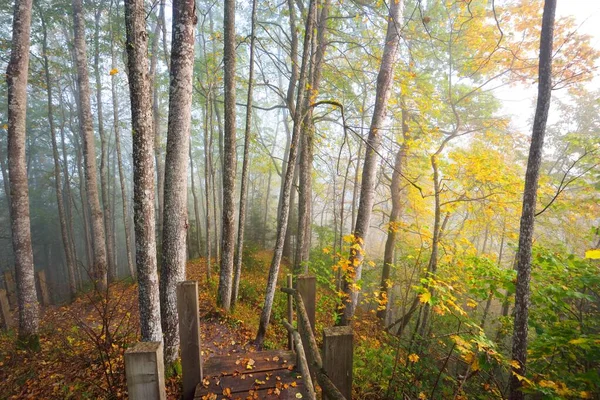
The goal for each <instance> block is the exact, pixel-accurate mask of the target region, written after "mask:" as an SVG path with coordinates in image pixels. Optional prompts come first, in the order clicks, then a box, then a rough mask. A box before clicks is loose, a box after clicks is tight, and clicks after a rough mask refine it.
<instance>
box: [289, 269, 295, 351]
mask: <svg viewBox="0 0 600 400" xmlns="http://www.w3.org/2000/svg"><path fill="white" fill-rule="evenodd" d="M293 285H294V284H293V281H292V274H288V276H287V287H288V288H290V289H292V287H293ZM287 319H288V322H289V323H290V324H292V323H293V321H294V296H293V295H292V294H289V293H288V295H287ZM288 349H289V350H291V351H294V335H293V334H292V332H288Z"/></svg>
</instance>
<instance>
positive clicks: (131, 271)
mask: <svg viewBox="0 0 600 400" xmlns="http://www.w3.org/2000/svg"><path fill="white" fill-rule="evenodd" d="M110 57H111V69H112V70H116V69H117V56H116V52H115V37H114V31H113V29H112V28H111V31H110ZM110 82H111V89H112V106H113V130H114V132H115V151H116V153H117V167H118V169H119V185H120V187H121V202H122V204H123V226H124V227H125V249H126V251H127V268H128V269H129V274H130V275H131V277H132V278H133V279H135V278H136V273H135V266H134V263H133V256H132V253H131V219H130V218H129V206H128V204H129V198H128V196H127V190H126V189H125V171H124V170H123V159H122V153H121V131H120V127H119V102H118V99H117V74H113V75H112V76H111V78H110ZM155 246H156V244H155Z"/></svg>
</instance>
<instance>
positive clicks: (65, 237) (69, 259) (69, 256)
mask: <svg viewBox="0 0 600 400" xmlns="http://www.w3.org/2000/svg"><path fill="white" fill-rule="evenodd" d="M39 14H40V20H41V23H42V36H43V41H42V58H43V63H44V77H45V80H46V94H47V96H48V97H47V98H48V125H49V128H50V138H51V141H52V158H53V160H54V185H55V186H56V203H57V205H58V220H59V222H60V233H61V238H62V241H63V249H64V252H65V261H66V264H67V274H68V277H69V292H70V294H71V298H74V297H75V296H76V295H77V280H76V279H75V260H74V258H73V252H72V248H71V240H70V238H69V229H68V225H67V218H66V215H65V205H64V202H63V186H62V178H61V171H60V170H61V168H60V162H59V156H58V144H57V141H56V129H55V126H54V107H53V105H52V79H51V78H50V67H49V65H48V64H49V63H48V30H47V27H46V18H45V14H44V11H43V10H40V13H39Z"/></svg>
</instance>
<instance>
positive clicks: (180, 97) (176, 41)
mask: <svg viewBox="0 0 600 400" xmlns="http://www.w3.org/2000/svg"><path fill="white" fill-rule="evenodd" d="M196 21H197V18H196V6H195V2H194V0H175V1H174V2H173V36H172V43H171V79H170V86H169V122H168V127H167V154H166V158H165V193H164V201H165V204H164V207H165V208H164V221H163V242H162V263H161V268H162V269H161V275H160V313H161V318H162V328H163V333H164V342H165V347H164V357H165V361H166V364H167V365H170V364H172V363H173V362H174V361H175V360H176V359H177V354H178V351H179V325H178V317H177V296H176V293H175V289H176V286H177V284H178V283H179V282H182V281H184V280H185V262H186V231H187V229H188V218H187V193H188V191H187V176H188V174H187V167H188V161H189V160H188V157H189V154H188V146H189V144H190V139H189V137H190V128H191V123H192V74H193V71H194V43H195V41H194V26H195V25H196Z"/></svg>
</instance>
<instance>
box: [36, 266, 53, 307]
mask: <svg viewBox="0 0 600 400" xmlns="http://www.w3.org/2000/svg"><path fill="white" fill-rule="evenodd" d="M37 276H38V281H39V283H40V294H41V297H42V305H43V306H49V305H50V292H48V283H47V281H46V271H44V270H41V271H38V273H37Z"/></svg>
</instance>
